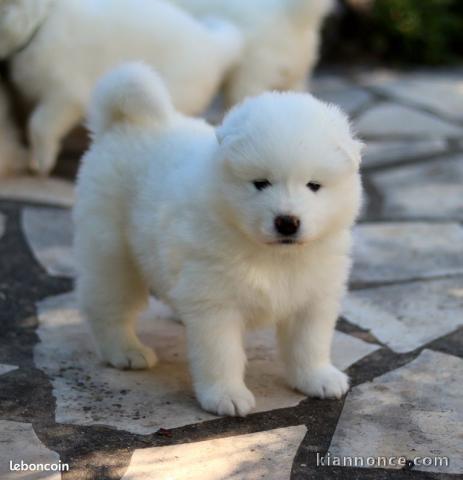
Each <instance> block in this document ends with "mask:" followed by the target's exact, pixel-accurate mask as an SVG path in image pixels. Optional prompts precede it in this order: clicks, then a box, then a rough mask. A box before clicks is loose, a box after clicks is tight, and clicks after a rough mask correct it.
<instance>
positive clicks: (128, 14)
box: [0, 0, 242, 174]
mask: <svg viewBox="0 0 463 480" xmlns="http://www.w3.org/2000/svg"><path fill="white" fill-rule="evenodd" d="M0 8H1V9H2V13H3V17H2V19H1V20H0V54H2V55H3V56H6V55H10V54H11V55H13V56H12V58H11V66H12V76H13V80H14V82H15V84H16V85H17V86H18V87H19V89H20V90H21V92H22V93H23V94H24V95H26V96H27V97H29V98H30V99H31V100H33V101H35V102H36V103H37V108H36V110H35V111H34V112H33V114H32V116H31V118H30V122H29V139H30V143H31V146H32V166H33V167H34V168H36V169H38V170H39V171H40V172H41V173H43V174H46V173H47V172H49V171H50V170H51V168H52V167H53V166H54V163H55V160H56V156H57V153H58V149H59V142H60V140H61V139H62V138H63V137H64V135H65V134H66V133H68V132H69V130H70V129H71V128H72V127H73V126H75V125H76V124H77V123H79V121H80V120H81V119H82V117H83V116H84V113H85V110H86V107H87V105H88V101H89V98H90V94H91V91H92V89H93V87H94V85H95V82H96V80H97V78H98V77H99V76H100V75H101V74H103V73H104V72H105V71H107V70H109V69H111V68H113V67H114V66H116V65H117V64H119V63H121V62H123V61H127V60H143V61H145V62H147V63H149V64H150V65H153V66H155V67H156V69H157V70H158V71H159V73H160V75H161V77H162V78H163V80H164V81H165V82H166V85H167V88H168V90H169V92H170V94H171V96H172V99H173V102H174V105H175V106H176V108H178V109H179V110H181V111H183V112H185V113H189V114H195V113H199V112H201V111H202V110H204V109H205V108H206V107H207V105H208V103H209V102H210V100H211V98H212V97H213V95H214V94H215V92H216V90H217V88H218V86H219V84H220V83H221V81H222V78H223V75H224V74H225V72H226V71H227V70H228V69H229V68H230V67H231V66H232V65H233V64H234V63H235V62H236V61H237V60H238V57H239V54H240V51H241V47H242V38H241V34H240V32H239V31H238V29H237V28H235V27H234V26H232V25H231V24H229V23H228V22H226V21H219V20H216V21H214V22H209V24H208V25H206V24H202V23H200V22H198V21H196V20H195V19H193V18H192V17H190V16H189V15H188V14H187V13H185V12H183V11H182V10H181V9H179V8H177V7H176V6H174V5H172V4H170V3H168V2H164V1H162V0H54V1H51V2H50V0H0ZM37 29H38V30H37ZM34 32H36V33H35V34H34ZM30 39H31V41H30V43H28V42H29V40H30ZM23 44H26V48H24V49H23V50H20V51H19V53H18V48H20V47H21V46H22V45H23Z"/></svg>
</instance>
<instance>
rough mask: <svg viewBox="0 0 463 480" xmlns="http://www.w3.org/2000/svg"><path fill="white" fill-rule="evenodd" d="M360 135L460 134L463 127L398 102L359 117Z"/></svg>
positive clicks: (382, 105)
mask: <svg viewBox="0 0 463 480" xmlns="http://www.w3.org/2000/svg"><path fill="white" fill-rule="evenodd" d="M355 127H356V130H357V132H358V133H359V134H360V136H365V137H379V138H381V137H383V138H384V137H391V136H392V137H394V136H397V137H406V136H408V137H412V138H413V137H425V138H439V137H460V136H461V135H462V134H463V128H461V127H458V126H456V125H454V124H452V123H449V122H446V121H444V120H441V119H440V118H438V117H436V116H434V115H432V114H430V113H426V112H420V111H418V110H414V109H413V108H409V107H404V106H402V105H397V104H394V103H383V104H381V105H377V106H375V107H372V108H370V109H369V110H367V111H366V112H365V113H363V114H362V115H360V117H359V118H358V119H357V120H356V121H355Z"/></svg>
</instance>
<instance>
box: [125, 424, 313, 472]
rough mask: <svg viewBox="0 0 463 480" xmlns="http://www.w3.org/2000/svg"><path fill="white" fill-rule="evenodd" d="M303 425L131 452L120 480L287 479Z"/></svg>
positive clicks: (301, 437) (302, 436)
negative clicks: (126, 468)
mask: <svg viewBox="0 0 463 480" xmlns="http://www.w3.org/2000/svg"><path fill="white" fill-rule="evenodd" d="M306 432H307V429H306V427H305V426H304V425H300V426H296V427H286V428H278V429H275V430H268V431H265V432H257V433H249V434H245V435H235V436H232V437H226V438H219V439H214V440H206V441H202V442H194V443H183V444H179V445H172V446H166V447H155V448H144V449H142V450H135V452H134V454H133V456H132V460H131V462H130V465H129V468H128V470H127V472H126V473H125V475H124V476H123V477H122V480H153V479H156V480H168V479H174V478H175V479H179V480H180V479H188V480H220V479H227V480H244V479H246V480H251V479H259V478H262V479H266V480H281V479H284V478H289V477H290V473H291V467H292V463H293V460H294V457H295V455H296V452H297V449H298V448H299V445H300V443H301V441H302V439H303V438H304V435H305V434H306Z"/></svg>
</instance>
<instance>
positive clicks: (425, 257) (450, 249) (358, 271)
mask: <svg viewBox="0 0 463 480" xmlns="http://www.w3.org/2000/svg"><path fill="white" fill-rule="evenodd" d="M436 201H438V200H437V199H436ZM462 245H463V228H462V227H461V226H460V225H459V224H458V223H453V222H435V223H426V222H391V223H381V222H378V223H369V224H365V223H363V224H359V225H357V226H356V227H355V228H354V253H353V257H354V267H353V271H352V274H351V282H352V283H353V284H356V285H358V284H360V285H363V284H375V283H385V282H394V281H405V280H417V279H426V278H433V277H438V276H445V275H456V274H463V255H462Z"/></svg>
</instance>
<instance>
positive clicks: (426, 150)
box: [362, 139, 447, 168]
mask: <svg viewBox="0 0 463 480" xmlns="http://www.w3.org/2000/svg"><path fill="white" fill-rule="evenodd" d="M446 150H447V142H445V141H444V140H442V139H429V140H409V141H379V142H378V141H369V142H367V143H366V146H365V151H364V153H363V158H362V166H363V167H367V168H371V167H380V166H383V165H389V164H392V163H398V162H406V161H407V160H411V159H416V158H419V157H421V156H423V157H424V156H426V157H427V156H429V155H436V154H439V153H445V152H446Z"/></svg>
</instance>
